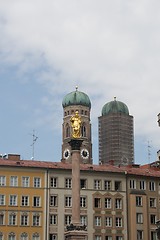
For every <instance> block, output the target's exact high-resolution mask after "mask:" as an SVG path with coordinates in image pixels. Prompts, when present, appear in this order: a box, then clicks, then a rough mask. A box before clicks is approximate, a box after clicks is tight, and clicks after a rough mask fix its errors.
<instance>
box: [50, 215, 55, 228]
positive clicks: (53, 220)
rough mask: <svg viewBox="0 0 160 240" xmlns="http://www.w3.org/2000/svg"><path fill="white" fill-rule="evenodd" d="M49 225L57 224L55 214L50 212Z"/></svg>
mask: <svg viewBox="0 0 160 240" xmlns="http://www.w3.org/2000/svg"><path fill="white" fill-rule="evenodd" d="M50 225H57V215H56V214H50Z"/></svg>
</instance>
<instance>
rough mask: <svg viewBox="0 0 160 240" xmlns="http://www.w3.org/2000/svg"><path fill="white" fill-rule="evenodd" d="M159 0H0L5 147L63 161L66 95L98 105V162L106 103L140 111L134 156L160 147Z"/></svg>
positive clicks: (139, 158)
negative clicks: (100, 122) (75, 93)
mask: <svg viewBox="0 0 160 240" xmlns="http://www.w3.org/2000/svg"><path fill="white" fill-rule="evenodd" d="M159 9H160V1H159V0H152V1H151V0H141V1H139V0H135V1H131V0H128V1H125V0H112V1H109V0H101V1H98V0H85V1H84V0H81V1H78V0H68V1H66V0H27V1H26V0H0V113H1V114H0V133H1V134H0V135H1V137H0V153H1V154H5V153H7V154H8V153H17V154H20V155H21V158H22V159H31V158H32V157H33V146H32V143H33V133H34V135H35V136H36V137H38V138H37V139H36V141H35V142H34V143H35V144H34V159H35V160H43V161H60V160H61V144H62V122H63V108H62V100H63V98H64V96H65V95H66V94H67V93H69V92H72V91H74V90H75V87H76V86H78V89H79V91H82V92H85V93H86V94H87V95H88V96H89V98H90V100H91V103H92V109H91V124H92V142H93V162H94V163H95V164H97V163H98V117H99V116H100V115H101V110H102V107H103V106H104V104H105V103H107V102H109V101H112V100H113V99H114V97H115V96H116V98H117V100H119V101H122V102H124V103H125V104H126V105H127V106H128V108H129V112H130V115H132V116H133V117H134V143H135V162H136V163H139V164H145V163H149V162H153V161H155V160H156V159H157V151H158V150H159V149H160V138H159V135H160V128H159V127H158V124H157V114H158V113H159V112H160V102H159V100H158V99H159V95H160V94H159V89H160V71H159V68H160V14H159Z"/></svg>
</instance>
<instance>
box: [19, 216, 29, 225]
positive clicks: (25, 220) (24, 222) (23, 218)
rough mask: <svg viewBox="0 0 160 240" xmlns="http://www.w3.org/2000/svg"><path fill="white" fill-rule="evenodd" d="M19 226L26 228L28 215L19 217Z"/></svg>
mask: <svg viewBox="0 0 160 240" xmlns="http://www.w3.org/2000/svg"><path fill="white" fill-rule="evenodd" d="M21 226H28V214H23V215H21Z"/></svg>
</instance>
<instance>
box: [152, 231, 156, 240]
mask: <svg viewBox="0 0 160 240" xmlns="http://www.w3.org/2000/svg"><path fill="white" fill-rule="evenodd" d="M156 239H157V233H156V232H154V231H151V240H156Z"/></svg>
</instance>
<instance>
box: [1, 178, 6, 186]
mask: <svg viewBox="0 0 160 240" xmlns="http://www.w3.org/2000/svg"><path fill="white" fill-rule="evenodd" d="M0 186H6V177H5V176H0Z"/></svg>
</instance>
